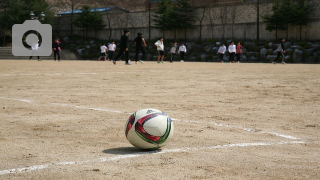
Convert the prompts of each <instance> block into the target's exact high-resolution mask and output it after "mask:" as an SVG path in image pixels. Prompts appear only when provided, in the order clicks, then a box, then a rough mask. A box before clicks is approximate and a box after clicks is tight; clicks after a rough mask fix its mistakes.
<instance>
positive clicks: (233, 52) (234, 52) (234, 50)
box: [217, 38, 286, 64]
mask: <svg viewBox="0 0 320 180" xmlns="http://www.w3.org/2000/svg"><path fill="white" fill-rule="evenodd" d="M284 42H285V39H284V38H281V39H280V44H279V45H278V48H277V49H276V50H275V51H276V52H277V57H276V58H275V59H274V60H273V61H272V64H276V63H277V60H278V59H279V58H281V60H282V62H281V63H282V64H286V63H285V56H284V53H286V50H285V46H284ZM226 51H227V48H226V46H225V45H224V44H222V45H221V46H220V47H219V50H218V52H217V54H219V58H220V60H221V62H222V63H224V59H223V57H224V54H225V52H226ZM228 52H229V62H230V63H234V62H235V61H234V57H235V56H236V60H237V63H239V62H240V59H241V55H242V45H241V44H240V42H238V43H237V45H235V44H234V42H233V41H232V42H231V43H230V45H229V46H228Z"/></svg>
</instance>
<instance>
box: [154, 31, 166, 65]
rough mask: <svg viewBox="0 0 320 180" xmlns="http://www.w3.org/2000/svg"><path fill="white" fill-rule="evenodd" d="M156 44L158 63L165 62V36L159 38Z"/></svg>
mask: <svg viewBox="0 0 320 180" xmlns="http://www.w3.org/2000/svg"><path fill="white" fill-rule="evenodd" d="M154 45H155V46H157V50H158V63H164V62H163V59H164V44H163V38H162V37H161V38H159V40H158V41H157V42H156V43H154Z"/></svg>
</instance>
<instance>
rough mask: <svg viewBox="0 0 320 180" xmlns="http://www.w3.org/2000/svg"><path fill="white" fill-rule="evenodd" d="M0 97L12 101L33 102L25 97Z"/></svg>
mask: <svg viewBox="0 0 320 180" xmlns="http://www.w3.org/2000/svg"><path fill="white" fill-rule="evenodd" d="M0 99H6V100H13V101H21V102H27V103H32V102H33V101H31V100H26V99H14V98H6V97H0Z"/></svg>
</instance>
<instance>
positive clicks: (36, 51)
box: [29, 40, 41, 61]
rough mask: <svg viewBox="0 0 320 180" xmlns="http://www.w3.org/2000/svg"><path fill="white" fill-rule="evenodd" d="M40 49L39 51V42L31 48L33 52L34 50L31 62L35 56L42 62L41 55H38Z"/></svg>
mask: <svg viewBox="0 0 320 180" xmlns="http://www.w3.org/2000/svg"><path fill="white" fill-rule="evenodd" d="M38 49H39V40H38V41H37V42H34V43H33V44H32V46H31V50H32V54H31V56H30V57H29V61H30V60H31V59H32V56H34V55H35V54H36V55H37V57H38V61H41V59H40V56H39V53H38Z"/></svg>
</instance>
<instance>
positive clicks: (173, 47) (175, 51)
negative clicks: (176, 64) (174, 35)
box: [170, 42, 178, 63]
mask: <svg viewBox="0 0 320 180" xmlns="http://www.w3.org/2000/svg"><path fill="white" fill-rule="evenodd" d="M170 54H171V57H170V63H173V60H174V57H175V55H176V54H178V48H177V42H173V44H172V45H171V48H170Z"/></svg>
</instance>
